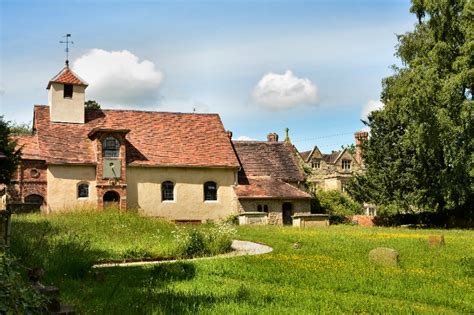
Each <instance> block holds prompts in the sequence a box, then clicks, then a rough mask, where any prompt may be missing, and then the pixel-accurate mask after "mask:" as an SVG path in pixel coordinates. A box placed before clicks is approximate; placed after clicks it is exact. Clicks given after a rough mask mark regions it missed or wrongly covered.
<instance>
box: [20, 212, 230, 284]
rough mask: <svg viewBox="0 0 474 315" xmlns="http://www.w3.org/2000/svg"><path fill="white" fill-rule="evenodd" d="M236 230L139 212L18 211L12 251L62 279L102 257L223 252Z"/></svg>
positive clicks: (80, 273)
mask: <svg viewBox="0 0 474 315" xmlns="http://www.w3.org/2000/svg"><path fill="white" fill-rule="evenodd" d="M178 235H179V237H178ZM234 235H235V228H234V227H233V226H232V225H230V224H224V223H222V224H207V225H199V226H186V225H180V226H177V225H174V224H172V223H169V222H166V221H163V220H158V219H155V218H149V217H142V216H140V214H139V213H138V212H123V211H119V210H105V211H97V210H92V209H76V210H75V211H74V210H70V211H68V212H66V213H58V214H49V215H47V216H45V215H41V214H21V215H15V216H13V217H12V237H11V251H12V253H13V254H15V255H16V256H17V257H18V258H19V259H20V260H21V261H22V263H23V264H24V265H27V266H28V267H41V268H43V269H44V270H45V271H46V272H45V279H47V280H48V281H52V282H54V283H58V282H59V281H63V279H66V278H67V279H69V278H83V277H84V276H85V275H86V274H87V273H88V271H89V270H90V268H91V266H92V265H93V264H94V263H96V262H99V261H100V262H108V261H124V260H126V261H138V260H149V259H170V258H176V257H191V256H203V255H206V256H207V255H215V254H220V253H223V252H227V251H228V250H229V249H230V244H231V242H232V239H233V237H234ZM201 243H202V244H201ZM52 270H55V272H54V273H52ZM54 274H56V275H59V276H60V278H59V279H57V278H54Z"/></svg>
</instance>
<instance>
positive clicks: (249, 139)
mask: <svg viewBox="0 0 474 315" xmlns="http://www.w3.org/2000/svg"><path fill="white" fill-rule="evenodd" d="M237 140H239V141H255V139H253V138H250V137H247V136H240V137H238V138H237Z"/></svg>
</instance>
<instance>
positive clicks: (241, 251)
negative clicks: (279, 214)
mask: <svg viewBox="0 0 474 315" xmlns="http://www.w3.org/2000/svg"><path fill="white" fill-rule="evenodd" d="M231 247H232V249H233V251H231V252H230V253H227V254H221V255H217V256H212V257H199V258H190V259H173V260H155V261H153V260H151V261H136V262H124V263H106V264H97V265H94V266H93V267H92V268H109V267H133V266H146V265H156V264H166V263H173V262H177V261H195V260H206V259H216V258H227V257H235V256H246V255H262V254H267V253H270V252H272V251H273V248H271V247H270V246H267V245H262V244H258V243H254V242H249V241H239V240H234V241H232V245H231Z"/></svg>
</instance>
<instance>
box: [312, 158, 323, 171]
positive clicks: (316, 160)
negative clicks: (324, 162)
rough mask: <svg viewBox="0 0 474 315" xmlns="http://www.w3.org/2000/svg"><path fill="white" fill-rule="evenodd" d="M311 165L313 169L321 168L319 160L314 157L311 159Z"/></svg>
mask: <svg viewBox="0 0 474 315" xmlns="http://www.w3.org/2000/svg"><path fill="white" fill-rule="evenodd" d="M311 167H312V168H315V169H319V168H321V160H319V159H314V160H312V161H311Z"/></svg>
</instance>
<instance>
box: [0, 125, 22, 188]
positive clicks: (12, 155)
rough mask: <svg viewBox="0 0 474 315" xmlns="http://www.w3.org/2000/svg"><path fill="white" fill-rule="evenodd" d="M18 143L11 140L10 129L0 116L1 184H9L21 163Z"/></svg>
mask: <svg viewBox="0 0 474 315" xmlns="http://www.w3.org/2000/svg"><path fill="white" fill-rule="evenodd" d="M15 147H16V143H15V141H12V139H11V138H10V127H9V125H8V123H7V122H6V121H4V120H3V117H2V116H0V153H2V154H3V156H1V157H0V184H9V183H10V180H11V178H12V176H13V173H14V172H15V170H16V168H17V166H18V163H19V162H20V155H21V153H20V150H16V149H15Z"/></svg>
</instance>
